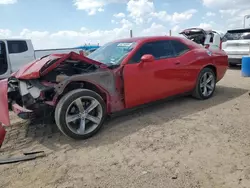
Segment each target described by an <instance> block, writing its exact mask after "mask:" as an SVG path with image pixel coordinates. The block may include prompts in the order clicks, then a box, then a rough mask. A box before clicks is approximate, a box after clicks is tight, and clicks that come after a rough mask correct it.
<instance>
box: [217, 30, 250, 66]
mask: <svg viewBox="0 0 250 188" xmlns="http://www.w3.org/2000/svg"><path fill="white" fill-rule="evenodd" d="M222 41H223V43H222V48H223V50H224V51H225V52H226V53H227V55H228V60H229V65H230V66H234V65H240V64H241V60H242V57H243V56H248V55H250V28H248V29H247V28H246V29H234V30H228V31H227V32H226V34H225V35H224V37H223V38H222Z"/></svg>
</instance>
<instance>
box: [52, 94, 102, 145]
mask: <svg viewBox="0 0 250 188" xmlns="http://www.w3.org/2000/svg"><path fill="white" fill-rule="evenodd" d="M106 114H107V113H106V105H105V102H104V101H103V99H102V97H101V96H100V95H99V94H97V93H96V92H94V91H91V90H87V89H76V90H73V91H70V92H69V93H67V94H66V95H65V96H63V97H62V98H61V100H60V101H59V102H58V104H57V106H56V110H55V121H56V124H57V126H58V128H59V130H60V131H61V132H62V133H63V134H65V135H66V136H68V137H70V138H73V139H76V140H82V139H87V138H89V137H91V136H93V135H95V134H96V133H97V132H98V131H99V130H100V128H101V127H102V125H103V123H104V120H105V118H106Z"/></svg>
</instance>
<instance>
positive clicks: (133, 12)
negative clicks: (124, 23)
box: [127, 0, 155, 24]
mask: <svg viewBox="0 0 250 188" xmlns="http://www.w3.org/2000/svg"><path fill="white" fill-rule="evenodd" d="M154 10H155V7H154V3H153V2H152V1H150V0H129V1H128V3H127V11H128V12H129V13H130V14H129V16H130V17H132V18H133V19H134V21H135V23H136V24H142V23H144V22H145V20H148V18H149V15H150V13H151V12H154Z"/></svg>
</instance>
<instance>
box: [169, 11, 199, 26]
mask: <svg viewBox="0 0 250 188" xmlns="http://www.w3.org/2000/svg"><path fill="white" fill-rule="evenodd" d="M196 12H197V10H195V9H190V10H187V11H184V12H182V13H178V12H175V13H174V14H173V15H172V21H173V22H175V23H179V22H182V21H186V20H189V19H190V18H192V17H193V14H195V13H196Z"/></svg>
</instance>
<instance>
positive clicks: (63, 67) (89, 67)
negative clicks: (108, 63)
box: [8, 59, 99, 119]
mask: <svg viewBox="0 0 250 188" xmlns="http://www.w3.org/2000/svg"><path fill="white" fill-rule="evenodd" d="M53 61H55V60H53ZM46 65H48V64H46ZM46 65H45V67H46ZM98 69H99V66H98V65H95V64H89V63H84V62H82V61H76V60H69V59H67V60H65V61H64V62H62V63H61V64H59V66H58V67H56V68H55V69H53V70H52V71H50V72H49V73H48V74H46V75H44V76H42V77H40V78H37V79H27V80H23V79H17V78H15V77H14V76H13V77H10V78H9V79H8V104H9V109H10V110H13V109H12V106H13V104H15V103H16V104H17V105H18V106H22V107H23V108H25V109H30V110H32V111H33V114H37V113H41V112H42V113H50V112H51V107H53V100H54V97H55V95H56V90H55V88H56V86H57V85H58V84H59V83H60V82H61V81H63V80H65V79H67V78H69V77H70V76H73V75H83V74H87V73H91V72H95V71H96V70H98ZM26 115H27V113H25V116H26ZM20 116H22V114H20ZM25 116H22V117H21V118H23V119H28V118H30V117H25Z"/></svg>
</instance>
